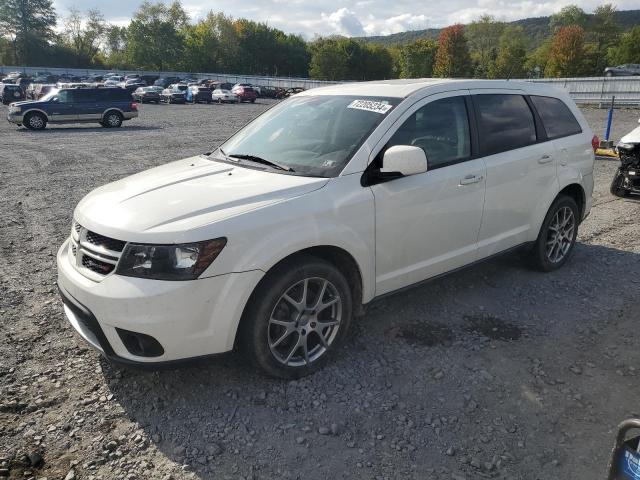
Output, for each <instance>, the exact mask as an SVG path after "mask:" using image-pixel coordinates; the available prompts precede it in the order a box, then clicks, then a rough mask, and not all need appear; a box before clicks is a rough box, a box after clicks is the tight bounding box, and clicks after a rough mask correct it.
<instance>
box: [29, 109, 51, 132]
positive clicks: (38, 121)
mask: <svg viewBox="0 0 640 480" xmlns="http://www.w3.org/2000/svg"><path fill="white" fill-rule="evenodd" d="M24 126H25V127H27V128H28V129H29V130H44V129H45V128H46V126H47V119H46V118H45V116H44V115H42V114H41V113H37V112H36V113H30V114H29V115H28V116H27V118H26V119H25V121H24Z"/></svg>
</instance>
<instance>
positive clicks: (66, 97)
mask: <svg viewBox="0 0 640 480" xmlns="http://www.w3.org/2000/svg"><path fill="white" fill-rule="evenodd" d="M76 92H77V90H60V92H58V102H60V103H73V102H75V96H74V94H75V93H76Z"/></svg>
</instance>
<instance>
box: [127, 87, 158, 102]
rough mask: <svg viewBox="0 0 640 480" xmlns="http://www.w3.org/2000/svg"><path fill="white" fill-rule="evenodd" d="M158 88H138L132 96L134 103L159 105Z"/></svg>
mask: <svg viewBox="0 0 640 480" xmlns="http://www.w3.org/2000/svg"><path fill="white" fill-rule="evenodd" d="M160 92H162V89H161V88H160V87H139V88H137V89H136V90H135V91H134V92H133V94H132V96H133V99H134V100H135V101H136V102H140V103H152V102H153V103H160Z"/></svg>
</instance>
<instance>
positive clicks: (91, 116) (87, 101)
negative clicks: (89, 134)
mask: <svg viewBox="0 0 640 480" xmlns="http://www.w3.org/2000/svg"><path fill="white" fill-rule="evenodd" d="M75 97H76V99H77V102H76V104H77V110H78V120H80V121H83V122H90V121H98V120H100V118H102V109H101V107H100V103H99V98H98V91H97V90H94V89H86V90H85V89H79V90H76V92H75Z"/></svg>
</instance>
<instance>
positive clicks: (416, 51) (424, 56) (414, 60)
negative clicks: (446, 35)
mask: <svg viewBox="0 0 640 480" xmlns="http://www.w3.org/2000/svg"><path fill="white" fill-rule="evenodd" d="M437 51H438V44H437V43H436V42H434V41H433V40H426V39H418V40H416V41H415V42H413V43H409V44H407V45H403V46H402V47H400V56H399V63H400V77H401V78H427V77H431V76H433V66H434V63H435V59H436V52H437Z"/></svg>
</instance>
